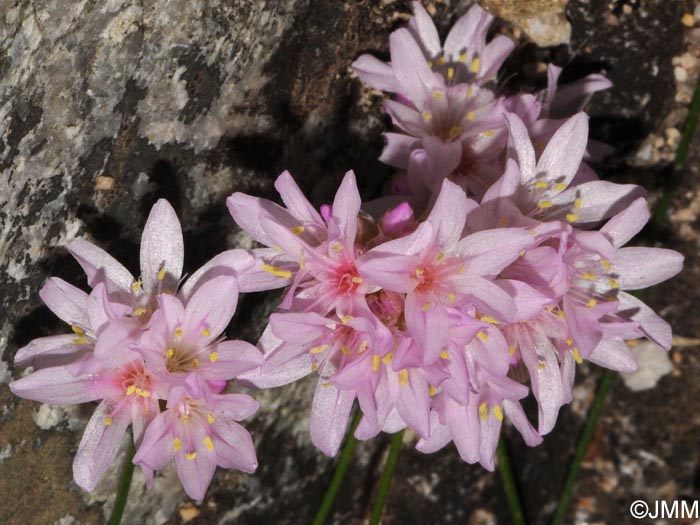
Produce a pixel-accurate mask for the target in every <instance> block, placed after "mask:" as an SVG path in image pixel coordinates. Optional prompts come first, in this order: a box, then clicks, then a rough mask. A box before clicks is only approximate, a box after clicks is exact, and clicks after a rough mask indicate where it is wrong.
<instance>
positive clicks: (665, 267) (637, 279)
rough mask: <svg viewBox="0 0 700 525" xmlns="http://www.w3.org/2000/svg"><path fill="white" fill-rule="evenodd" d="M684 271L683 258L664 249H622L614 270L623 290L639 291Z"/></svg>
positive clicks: (617, 255)
mask: <svg viewBox="0 0 700 525" xmlns="http://www.w3.org/2000/svg"><path fill="white" fill-rule="evenodd" d="M682 269H683V256H682V255H681V254H680V253H678V252H675V251H673V250H667V249H664V248H639V247H633V248H620V249H619V250H617V252H616V253H615V266H614V270H615V271H616V272H617V273H618V274H619V278H618V282H619V284H620V288H622V289H623V290H639V289H641V288H647V287H649V286H654V285H655V284H658V283H661V282H663V281H665V280H667V279H670V278H671V277H673V276H674V275H676V274H678V273H679V272H680V271H681V270H682Z"/></svg>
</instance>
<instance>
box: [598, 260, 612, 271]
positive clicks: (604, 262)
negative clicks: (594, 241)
mask: <svg viewBox="0 0 700 525" xmlns="http://www.w3.org/2000/svg"><path fill="white" fill-rule="evenodd" d="M600 264H601V265H602V266H603V268H605V269H606V270H608V271H610V270H611V269H612V265H611V264H610V261H608V260H607V259H601V260H600Z"/></svg>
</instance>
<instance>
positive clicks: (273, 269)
mask: <svg viewBox="0 0 700 525" xmlns="http://www.w3.org/2000/svg"><path fill="white" fill-rule="evenodd" d="M262 269H263V271H264V272H267V273H271V274H272V275H274V276H275V277H283V278H285V279H289V278H290V277H291V276H292V272H290V271H288V270H280V269H279V268H277V267H276V266H271V265H269V264H263V265H262Z"/></svg>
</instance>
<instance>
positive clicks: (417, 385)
mask: <svg viewBox="0 0 700 525" xmlns="http://www.w3.org/2000/svg"><path fill="white" fill-rule="evenodd" d="M407 373H408V383H407V384H405V385H401V384H399V386H398V392H399V394H398V398H397V400H396V409H397V411H398V412H399V415H400V416H401V419H403V421H404V422H405V423H406V425H408V426H409V427H410V428H411V430H413V431H414V432H415V433H416V434H418V436H419V437H421V438H427V437H428V436H429V435H430V393H429V385H428V382H427V381H426V380H425V379H424V378H423V377H422V376H421V374H420V372H419V371H417V370H409V371H408V372H407Z"/></svg>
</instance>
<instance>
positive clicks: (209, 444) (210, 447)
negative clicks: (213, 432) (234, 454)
mask: <svg viewBox="0 0 700 525" xmlns="http://www.w3.org/2000/svg"><path fill="white" fill-rule="evenodd" d="M204 446H205V447H207V450H208V451H210V452H211V451H212V450H214V442H213V441H212V440H211V438H210V437H209V436H205V437H204Z"/></svg>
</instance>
